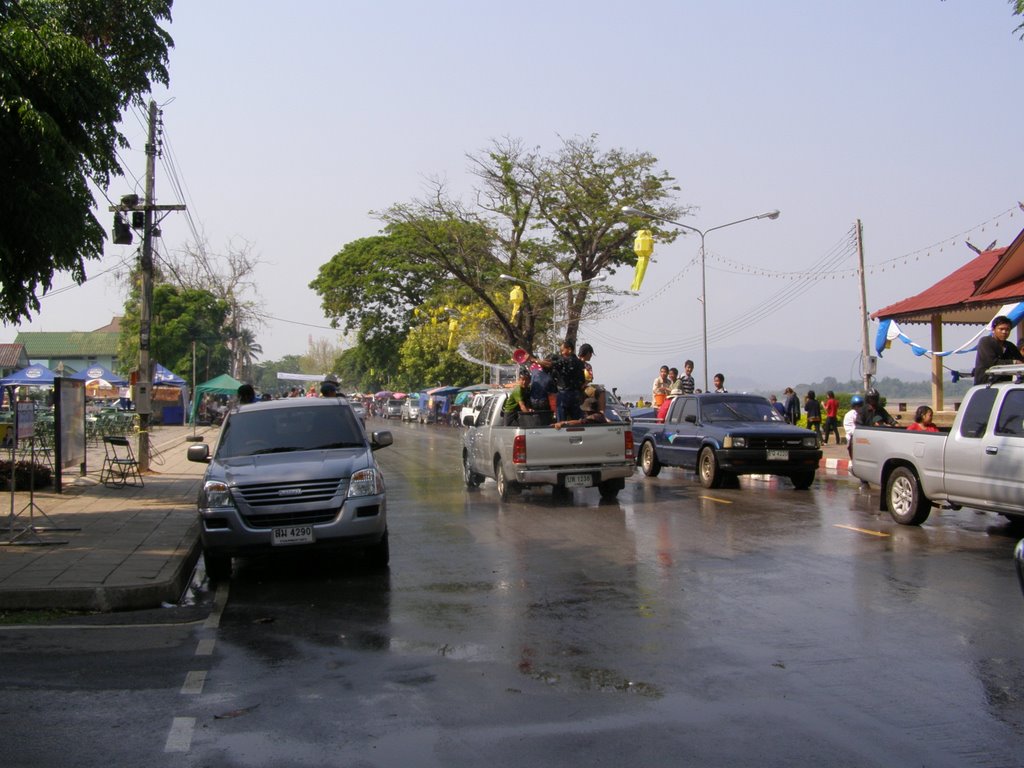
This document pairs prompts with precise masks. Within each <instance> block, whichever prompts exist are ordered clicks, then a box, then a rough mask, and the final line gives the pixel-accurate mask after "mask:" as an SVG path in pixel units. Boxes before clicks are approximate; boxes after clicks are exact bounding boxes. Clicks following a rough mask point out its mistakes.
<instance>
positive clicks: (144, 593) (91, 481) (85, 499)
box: [0, 426, 218, 611]
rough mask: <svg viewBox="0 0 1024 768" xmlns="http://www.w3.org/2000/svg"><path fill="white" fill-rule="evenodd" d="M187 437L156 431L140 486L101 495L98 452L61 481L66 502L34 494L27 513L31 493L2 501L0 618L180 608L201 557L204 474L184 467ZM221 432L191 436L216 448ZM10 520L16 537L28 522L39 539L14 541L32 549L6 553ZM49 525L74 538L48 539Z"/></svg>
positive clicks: (52, 533)
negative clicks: (21, 613)
mask: <svg viewBox="0 0 1024 768" xmlns="http://www.w3.org/2000/svg"><path fill="white" fill-rule="evenodd" d="M192 432H193V430H192V428H191V427H182V426H177V427H165V426H157V427H154V428H153V430H152V434H151V443H152V446H153V458H152V461H151V466H150V470H151V471H150V473H149V474H147V475H145V477H144V478H143V479H144V481H145V486H136V487H132V486H127V487H124V488H108V487H106V486H104V485H101V484H100V483H99V473H100V468H101V466H102V464H103V455H104V452H103V447H102V445H101V446H99V447H93V446H90V447H89V449H88V452H87V457H86V466H87V473H86V475H85V476H81V475H78V474H77V473H75V474H71V475H67V474H66V475H65V477H64V492H63V493H62V494H58V493H55V492H54V491H53V489H52V488H48V489H45V490H43V491H37V492H36V494H35V504H36V508H37V509H35V510H29V509H26V507H28V506H29V494H28V493H23V492H20V491H19V492H17V493H15V494H14V495H13V499H12V495H11V493H10V492H9V491H5V492H2V493H0V498H2V502H0V503H2V504H3V510H2V513H0V544H2V545H3V546H0V609H25V608H27V609H44V608H65V609H75V610H94V611H118V610H132V609H139V608H153V607H157V606H159V605H160V604H161V603H162V602H175V601H177V600H178V598H179V597H180V596H181V594H182V592H183V590H184V588H185V586H186V585H187V582H188V579H189V576H190V575H191V571H192V566H193V565H194V564H195V561H196V558H197V557H198V554H199V525H198V521H197V518H196V508H195V500H196V495H197V493H198V491H199V483H200V482H201V480H202V476H203V472H204V470H205V468H206V467H205V465H204V464H195V463H192V462H189V461H188V460H187V459H186V458H185V454H186V450H187V446H188V445H191V443H190V442H188V441H186V437H189V436H191V435H192ZM217 432H218V429H217V428H209V427H207V428H200V429H199V430H198V431H197V434H198V435H199V436H200V437H204V436H205V437H204V440H205V441H206V442H209V443H213V442H215V441H216V438H217ZM131 441H132V446H133V448H135V447H137V442H136V439H135V438H131ZM22 510H24V511H22ZM12 511H13V512H14V513H15V514H16V515H18V516H17V517H16V518H15V520H14V526H13V527H14V533H15V534H17V533H18V531H19V530H21V529H23V528H24V527H25V526H26V524H27V523H28V522H29V513H30V511H31V512H32V513H33V514H32V523H33V524H34V525H35V526H36V527H37V528H39V529H40V531H39V533H38V534H36V535H34V536H33V535H25V534H22V535H21V536H20V537H19V538H18V539H17V541H19V542H24V541H30V542H38V545H24V544H18V543H14V544H10V543H8V541H9V540H10V539H11V537H12V535H11V532H10V528H11V525H10V515H11V512H12ZM40 511H41V513H42V514H40ZM19 513H20V514H19ZM44 515H45V516H44ZM50 525H53V526H54V527H57V528H78V529H79V530H74V531H56V530H46V529H47V527H48V526H50ZM55 542H65V543H63V544H58V543H55Z"/></svg>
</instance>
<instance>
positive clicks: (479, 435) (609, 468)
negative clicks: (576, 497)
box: [462, 392, 635, 501]
mask: <svg viewBox="0 0 1024 768" xmlns="http://www.w3.org/2000/svg"><path fill="white" fill-rule="evenodd" d="M505 399H506V393H504V392H502V393H500V394H495V395H493V396H492V397H490V398H489V399H488V401H487V403H486V404H485V405H484V407H483V410H481V412H480V414H479V415H478V416H477V418H476V420H475V421H474V422H473V423H472V425H470V426H469V427H468V429H467V430H466V432H465V434H464V436H463V448H462V465H463V476H464V479H465V482H466V486H467V487H469V488H475V487H477V486H478V485H480V483H482V482H483V481H484V480H485V479H487V478H488V477H492V478H494V480H495V482H496V483H497V486H498V495H499V496H500V497H501V500H502V501H507V500H508V499H509V498H510V497H511V495H512V494H513V493H517V492H518V491H520V490H522V489H523V488H525V487H529V486H542V485H550V486H553V487H555V488H562V489H573V488H589V487H591V486H597V488H598V490H599V491H600V493H601V496H602V497H603V498H615V497H616V496H617V495H618V493H619V491H620V490H622V488H623V487H625V479H626V478H627V477H629V476H631V475H632V474H633V471H634V467H635V461H634V457H633V433H632V431H631V430H630V428H629V424H627V423H625V422H621V421H620V422H609V423H607V424H593V425H588V426H573V427H565V428H563V429H555V428H554V427H551V426H504V425H503V419H502V408H503V406H504V404H505Z"/></svg>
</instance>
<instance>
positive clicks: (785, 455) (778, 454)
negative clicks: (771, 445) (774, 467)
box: [768, 451, 789, 461]
mask: <svg viewBox="0 0 1024 768" xmlns="http://www.w3.org/2000/svg"><path fill="white" fill-rule="evenodd" d="M768 461H789V451H768Z"/></svg>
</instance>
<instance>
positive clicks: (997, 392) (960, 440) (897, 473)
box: [852, 365, 1024, 525]
mask: <svg viewBox="0 0 1024 768" xmlns="http://www.w3.org/2000/svg"><path fill="white" fill-rule="evenodd" d="M989 373H991V374H996V375H1000V376H1002V377H1006V378H1007V380H1004V381H999V382H997V383H994V384H982V385H979V386H976V387H973V388H971V389H970V390H969V391H968V392H967V396H966V398H965V400H964V403H963V405H961V407H960V410H959V411H957V414H956V419H955V420H954V421H953V426H952V427H951V428H950V430H949V432H948V433H946V432H914V431H909V430H905V429H899V428H891V427H857V430H856V431H855V432H854V433H853V469H852V471H853V474H854V475H856V476H857V477H859V478H860V479H861V480H864V481H867V482H868V483H872V484H874V485H878V486H879V487H880V488H881V489H882V495H881V502H880V505H879V508H880V509H882V510H883V511H885V510H888V512H889V514H891V515H892V517H893V519H894V520H895V521H896V522H897V523H902V524H903V525H920V524H921V523H923V522H924V521H925V520H927V519H928V514H929V513H930V512H931V509H932V507H933V506H937V505H943V504H945V505H948V506H950V507H952V508H954V509H959V508H960V507H972V508H975V509H983V510H986V511H989V512H997V513H999V514H1001V515H1005V516H1007V517H1024V383H1022V381H1024V365H1007V366H999V367H997V368H991V369H989Z"/></svg>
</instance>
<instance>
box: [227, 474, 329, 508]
mask: <svg viewBox="0 0 1024 768" xmlns="http://www.w3.org/2000/svg"><path fill="white" fill-rule="evenodd" d="M347 485H348V482H347V481H346V480H344V479H342V478H340V477H332V478H328V479H326V480H308V481H305V482H297V483H250V484H248V485H239V486H236V487H235V492H236V493H238V494H239V495H240V496H241V497H242V499H243V500H244V501H245V503H246V504H247V505H248V506H249V507H251V508H253V509H259V508H260V507H280V506H281V505H283V504H318V503H323V502H326V501H330V500H331V499H333V498H334V497H335V496H336V495H338V494H341V495H342V496H344V494H345V490H346V487H347Z"/></svg>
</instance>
